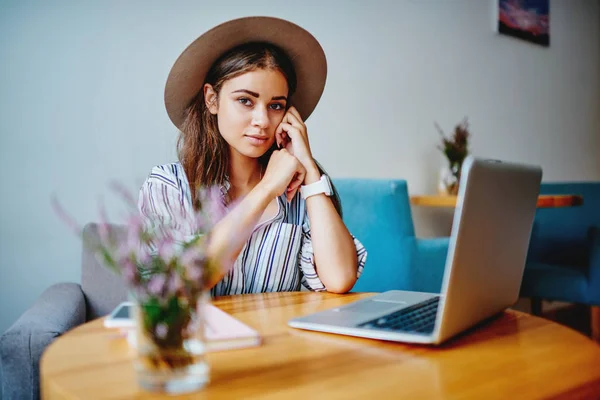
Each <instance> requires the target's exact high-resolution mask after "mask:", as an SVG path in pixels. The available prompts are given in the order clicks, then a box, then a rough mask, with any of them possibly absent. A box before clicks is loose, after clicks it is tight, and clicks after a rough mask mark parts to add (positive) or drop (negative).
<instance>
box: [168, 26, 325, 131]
mask: <svg viewBox="0 0 600 400" xmlns="http://www.w3.org/2000/svg"><path fill="white" fill-rule="evenodd" d="M248 42H268V43H271V44H273V45H275V46H277V47H279V48H280V49H281V50H283V51H284V52H285V53H286V55H287V56H288V57H289V59H290V60H291V62H292V64H293V66H294V69H295V72H296V79H297V84H296V92H295V93H294V94H293V95H292V97H291V98H290V99H289V100H288V102H289V104H291V105H293V106H294V107H296V109H297V110H298V112H299V113H300V115H301V116H302V119H303V120H304V121H306V119H307V118H308V117H309V116H310V114H311V113H312V112H313V110H314V109H315V107H316V106H317V103H318V102H319V99H320V98H321V95H322V93H323V89H324V88H325V80H326V78H327V60H326V58H325V52H324V51H323V48H322V47H321V45H320V44H319V42H318V41H317V39H315V37H314V36H313V35H311V34H310V33H309V32H308V31H306V30H305V29H303V28H301V27H299V26H298V25H296V24H293V23H291V22H289V21H286V20H283V19H279V18H272V17H245V18H239V19H234V20H231V21H228V22H225V23H222V24H220V25H218V26H216V27H214V28H212V29H211V30H209V31H207V32H205V33H204V34H202V35H201V36H200V37H199V38H197V39H196V40H194V41H193V42H192V43H191V44H190V45H189V46H188V47H187V48H186V49H185V50H184V51H183V53H181V55H180V56H179V57H178V58H177V60H176V61H175V64H174V65H173V67H172V68H171V72H170V73H169V77H168V78H167V83H166V86H165V106H166V108H167V113H168V114H169V118H170V119H171V121H172V122H173V124H175V126H176V127H177V128H179V129H181V127H182V126H183V122H184V121H185V118H186V112H187V109H188V107H189V106H190V105H191V103H192V102H193V101H194V100H195V99H196V96H197V94H198V93H199V91H200V90H201V89H202V88H203V86H204V83H205V77H206V74H207V73H208V71H209V70H210V68H211V66H212V65H213V63H214V62H215V61H216V60H217V59H218V58H219V57H220V56H222V55H223V54H224V53H225V52H227V51H228V50H230V49H232V48H233V47H236V46H238V45H241V44H244V43H248Z"/></svg>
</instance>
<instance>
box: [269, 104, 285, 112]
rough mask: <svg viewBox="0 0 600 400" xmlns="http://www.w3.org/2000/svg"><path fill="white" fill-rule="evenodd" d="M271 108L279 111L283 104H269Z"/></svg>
mask: <svg viewBox="0 0 600 400" xmlns="http://www.w3.org/2000/svg"><path fill="white" fill-rule="evenodd" d="M271 108H272V109H273V110H277V111H280V110H283V109H284V108H285V107H284V106H283V104H280V103H274V104H271Z"/></svg>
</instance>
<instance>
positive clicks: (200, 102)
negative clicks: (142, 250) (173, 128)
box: [177, 42, 342, 215]
mask: <svg viewBox="0 0 600 400" xmlns="http://www.w3.org/2000/svg"><path fill="white" fill-rule="evenodd" d="M257 69H267V70H277V71H280V72H281V73H282V74H283V76H284V77H285V78H286V80H287V84H288V96H287V97H288V98H291V97H292V95H293V94H294V92H295V91H296V72H295V71H294V67H293V64H292V63H291V61H290V60H289V58H288V57H287V55H286V54H285V53H284V52H283V51H282V50H281V49H279V48H278V47H277V46H274V45H272V44H269V43H258V42H257V43H247V44H244V45H241V46H238V47H235V48H233V49H231V50H230V51H228V52H227V53H225V54H224V55H223V56H221V57H220V58H219V59H217V61H215V63H214V64H213V65H212V67H211V68H210V70H209V72H208V74H207V75H206V79H205V83H208V84H210V85H212V87H213V89H214V90H215V93H216V94H217V96H216V98H217V99H216V101H217V102H218V101H219V94H220V91H221V88H222V87H223V84H224V83H225V82H226V81H228V80H229V79H233V78H235V77H237V76H240V75H242V74H244V73H246V72H250V71H254V70H257ZM217 104H218V103H217ZM288 104H289V103H288ZM274 150H276V147H275V145H273V147H271V148H270V149H269V150H268V151H267V152H266V153H265V154H263V155H262V156H261V157H260V158H259V159H258V161H259V163H260V164H261V166H262V167H263V168H266V166H267V164H268V163H269V160H270V158H271V154H272V153H273V151H274ZM177 153H178V157H179V161H180V162H181V165H182V166H183V169H184V171H185V174H186V176H187V179H188V182H189V184H190V189H191V193H192V204H193V205H194V208H195V209H198V208H199V207H200V203H199V196H198V189H199V188H201V187H211V186H217V187H220V186H221V185H223V184H224V183H225V181H226V180H227V176H228V175H229V166H230V158H229V145H228V144H227V142H226V141H225V139H224V138H223V137H222V136H221V134H220V133H219V128H218V124H217V116H216V115H213V114H211V113H210V111H209V110H208V107H207V106H206V102H205V99H204V90H203V89H202V90H200V91H199V92H198V95H197V96H196V98H195V99H194V101H193V102H192V104H191V105H190V106H189V107H188V110H187V117H186V119H185V121H184V123H183V126H182V127H181V130H180V133H179V138H178V141H177ZM315 163H316V164H317V167H318V168H319V170H320V172H321V174H324V173H325V171H324V170H323V168H322V167H321V165H320V164H319V163H318V162H316V160H315ZM332 200H333V203H334V205H335V208H336V210H337V211H338V213H339V214H340V215H342V208H341V202H340V199H339V195H338V193H337V190H335V187H334V195H333V197H332Z"/></svg>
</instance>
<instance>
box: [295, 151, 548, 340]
mask: <svg viewBox="0 0 600 400" xmlns="http://www.w3.org/2000/svg"><path fill="white" fill-rule="evenodd" d="M461 175H462V177H461V181H460V185H459V190H458V196H457V204H456V210H455V213H454V221H453V225H452V233H451V236H450V244H449V248H448V256H447V258H446V266H445V270H444V279H443V283H442V292H441V293H422V292H410V291H400V290H392V291H388V292H384V293H380V294H377V295H374V296H373V297H370V298H367V299H362V300H358V301H355V302H352V303H349V304H347V305H344V306H342V307H338V308H332V309H329V310H325V311H321V312H317V313H313V314H310V315H307V316H304V317H300V318H295V319H292V320H290V321H289V326H291V327H294V328H301V329H308V330H313V331H321V332H331V333H338V334H343V335H351V336H360V337H367V338H373V339H381V340H390V341H398V342H408V343H425V344H440V343H442V342H444V341H446V340H448V339H449V338H451V337H453V336H454V335H456V334H458V333H461V332H463V331H464V330H466V329H468V328H470V327H472V326H473V325H475V324H477V323H479V322H481V321H483V320H485V319H487V318H489V317H492V316H494V315H495V314H498V313H500V312H501V311H503V310H504V309H506V308H508V307H510V306H512V305H514V304H515V303H516V302H517V300H518V298H519V289H520V286H521V280H522V278H523V270H524V268H525V259H526V255H527V250H528V247H529V238H530V235H531V229H532V225H533V218H534V215H535V211H536V206H537V198H538V194H539V189H540V182H541V179H542V170H541V168H540V167H538V166H532V165H522V164H515V163H509V162H504V161H498V160H484V159H477V158H473V157H472V156H469V157H467V159H465V162H464V163H463V167H462V171H461ZM376 228H377V227H375V226H374V227H373V229H376ZM367 250H368V249H367ZM423 267H424V268H427V266H423ZM367 268H377V266H376V265H371V266H370V267H369V266H367ZM382 279H385V277H383V276H382Z"/></svg>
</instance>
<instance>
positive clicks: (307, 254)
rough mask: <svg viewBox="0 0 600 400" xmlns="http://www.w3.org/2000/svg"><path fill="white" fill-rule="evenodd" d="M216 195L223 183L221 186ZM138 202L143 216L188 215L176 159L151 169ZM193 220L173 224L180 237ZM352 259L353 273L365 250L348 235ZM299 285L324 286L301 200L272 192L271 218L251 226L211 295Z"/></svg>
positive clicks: (190, 231) (188, 235)
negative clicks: (273, 212)
mask: <svg viewBox="0 0 600 400" xmlns="http://www.w3.org/2000/svg"><path fill="white" fill-rule="evenodd" d="M221 192H222V194H224V193H226V188H221ZM138 207H139V210H140V212H141V215H142V216H143V217H144V218H147V219H148V220H150V219H156V218H160V219H165V218H170V216H172V215H191V211H192V198H191V191H190V185H189V183H188V180H187V178H186V175H185V172H184V170H183V166H182V165H181V164H180V163H178V162H177V163H172V164H165V165H159V166H156V167H154V168H153V169H152V171H151V172H150V174H149V176H148V178H147V179H146V181H145V182H144V184H143V185H142V188H141V189H140V193H139V201H138ZM193 225H194V222H193V221H189V222H186V223H184V224H183V225H180V226H178V229H179V230H180V232H179V233H180V234H181V235H182V236H183V240H190V239H192V238H193V237H194V233H195V227H194V226H193ZM353 239H354V244H355V246H356V257H357V259H358V270H357V277H359V276H360V274H361V273H362V270H363V268H364V265H365V262H366V259H367V252H366V250H365V248H364V246H363V245H362V244H361V243H360V242H359V241H358V240H357V239H356V238H354V236H353ZM302 287H304V288H306V289H309V290H314V291H324V290H325V286H324V285H323V282H321V280H320V279H319V274H318V272H317V270H316V268H315V261H314V254H313V248H312V241H311V235H310V223H309V219H308V213H307V211H306V202H305V200H304V199H302V198H301V196H300V192H298V193H297V194H296V196H295V197H294V198H293V199H292V201H291V202H290V203H288V202H287V200H286V198H285V194H282V195H281V196H279V197H278V211H277V214H276V215H275V217H273V218H272V219H270V220H267V221H265V222H262V223H261V224H259V225H257V226H256V227H255V228H254V231H253V232H252V234H251V235H250V238H249V239H248V241H247V242H246V244H245V245H244V247H243V248H242V251H241V252H240V254H239V256H238V258H237V259H236V261H235V263H234V265H233V267H232V268H231V269H230V270H229V272H228V273H227V274H226V275H225V276H224V277H223V279H222V280H221V281H220V282H219V283H217V284H216V285H215V286H214V287H213V289H212V291H211V294H212V295H213V296H223V295H230V294H243V293H260V292H287V291H298V290H301V289H302Z"/></svg>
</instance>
